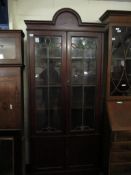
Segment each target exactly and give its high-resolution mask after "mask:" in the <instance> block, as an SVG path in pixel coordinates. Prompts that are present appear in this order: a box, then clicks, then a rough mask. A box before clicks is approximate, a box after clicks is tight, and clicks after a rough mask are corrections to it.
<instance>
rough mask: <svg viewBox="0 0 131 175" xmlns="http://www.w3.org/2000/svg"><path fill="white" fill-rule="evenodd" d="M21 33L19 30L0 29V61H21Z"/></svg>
mask: <svg viewBox="0 0 131 175" xmlns="http://www.w3.org/2000/svg"><path fill="white" fill-rule="evenodd" d="M21 35H22V33H21V31H13V30H12V31H0V63H1V64H21V63H22V50H21V47H22V36H21Z"/></svg>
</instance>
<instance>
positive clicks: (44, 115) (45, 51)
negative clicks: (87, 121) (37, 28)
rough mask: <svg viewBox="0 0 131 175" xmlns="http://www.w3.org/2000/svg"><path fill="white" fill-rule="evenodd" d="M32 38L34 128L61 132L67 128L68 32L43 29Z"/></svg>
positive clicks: (39, 130) (46, 131) (44, 131)
mask: <svg viewBox="0 0 131 175" xmlns="http://www.w3.org/2000/svg"><path fill="white" fill-rule="evenodd" d="M30 39H31V40H32V41H31V44H32V47H34V49H33V50H34V52H33V53H31V54H32V56H31V60H30V63H31V66H32V70H31V71H32V72H31V80H32V81H31V99H32V100H31V104H32V107H33V108H32V109H31V113H32V118H33V120H32V125H33V130H34V131H35V132H38V133H40V132H42V133H48V132H53V133H54V132H56V133H57V132H61V131H63V130H64V117H63V114H64V111H63V108H64V105H65V104H64V103H63V101H64V96H65V95H64V91H65V90H64V83H65V80H64V74H65V71H64V69H65V66H66V60H65V58H66V57H65V54H64V52H65V48H64V47H65V43H66V41H65V33H62V32H61V33H60V32H51V34H50V33H49V32H43V33H39V34H35V35H34V37H32V38H30ZM33 58H34V59H33ZM33 65H34V66H33Z"/></svg>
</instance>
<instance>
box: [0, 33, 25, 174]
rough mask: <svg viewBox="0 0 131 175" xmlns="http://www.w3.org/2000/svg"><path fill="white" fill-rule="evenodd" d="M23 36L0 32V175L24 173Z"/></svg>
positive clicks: (21, 34)
mask: <svg viewBox="0 0 131 175" xmlns="http://www.w3.org/2000/svg"><path fill="white" fill-rule="evenodd" d="M23 37H24V35H23V33H22V31H20V30H2V31H0V148H1V149H0V157H2V158H1V159H0V164H1V165H2V166H1V167H0V174H10V175H16V174H20V175H21V174H23V165H22V158H23V157H22V156H23V155H22V154H23V152H22V144H23V143H22V142H23V92H22V68H23V60H22V59H23V52H22V51H23Z"/></svg>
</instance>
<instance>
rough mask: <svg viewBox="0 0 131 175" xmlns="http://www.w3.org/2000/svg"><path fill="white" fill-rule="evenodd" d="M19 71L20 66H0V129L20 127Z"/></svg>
mask: <svg viewBox="0 0 131 175" xmlns="http://www.w3.org/2000/svg"><path fill="white" fill-rule="evenodd" d="M20 73H21V70H20V68H14V67H13V68H11V67H8V68H7V67H6V68H5V67H1V68H0V129H20V128H21V127H22V121H21V115H22V114H21V105H22V104H21V79H20V77H21V75H20Z"/></svg>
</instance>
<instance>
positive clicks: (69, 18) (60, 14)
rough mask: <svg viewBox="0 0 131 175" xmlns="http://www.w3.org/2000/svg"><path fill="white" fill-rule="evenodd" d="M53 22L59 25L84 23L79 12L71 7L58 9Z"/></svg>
mask: <svg viewBox="0 0 131 175" xmlns="http://www.w3.org/2000/svg"><path fill="white" fill-rule="evenodd" d="M52 21H53V23H54V24H56V25H57V26H58V25H59V26H64V27H66V26H67V27H69V26H78V25H80V24H81V23H82V21H81V18H80V16H79V14H78V13H77V12H76V11H75V10H73V9H70V8H63V9H60V10H58V11H57V12H56V13H55V14H54V16H53V19H52Z"/></svg>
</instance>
